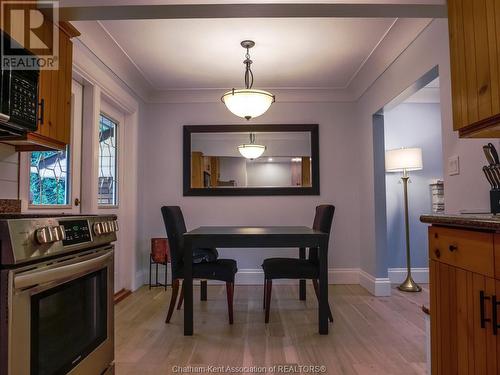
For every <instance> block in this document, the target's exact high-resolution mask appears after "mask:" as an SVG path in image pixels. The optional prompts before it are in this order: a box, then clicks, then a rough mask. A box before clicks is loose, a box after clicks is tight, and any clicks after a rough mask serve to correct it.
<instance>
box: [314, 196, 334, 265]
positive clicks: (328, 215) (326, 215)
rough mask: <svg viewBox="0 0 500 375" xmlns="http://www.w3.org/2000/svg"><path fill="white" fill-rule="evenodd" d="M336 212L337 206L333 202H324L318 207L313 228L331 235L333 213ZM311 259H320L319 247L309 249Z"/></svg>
mask: <svg viewBox="0 0 500 375" xmlns="http://www.w3.org/2000/svg"><path fill="white" fill-rule="evenodd" d="M334 213H335V206H332V205H331V204H322V205H320V206H317V207H316V214H315V215H314V222H313V229H315V230H319V231H321V232H323V233H327V234H328V236H330V231H331V229H332V223H333V214H334ZM309 260H312V261H317V260H318V249H317V248H310V249H309Z"/></svg>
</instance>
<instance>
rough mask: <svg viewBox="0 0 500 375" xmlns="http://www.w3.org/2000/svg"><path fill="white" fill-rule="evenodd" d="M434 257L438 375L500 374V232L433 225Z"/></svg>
mask: <svg viewBox="0 0 500 375" xmlns="http://www.w3.org/2000/svg"><path fill="white" fill-rule="evenodd" d="M497 254H498V256H497ZM429 257H430V275H429V276H430V312H431V360H432V364H431V365H432V374H497V373H498V370H499V369H500V356H499V355H498V353H499V351H500V341H499V340H500V331H499V332H497V329H498V324H499V323H500V321H499V317H500V311H499V306H498V303H496V301H499V302H500V277H498V275H500V269H498V264H496V263H495V260H496V259H498V258H500V235H496V234H494V233H492V232H484V231H475V230H465V229H454V228H445V227H440V226H432V227H430V228H429ZM497 263H498V262H497Z"/></svg>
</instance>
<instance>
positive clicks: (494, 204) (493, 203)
mask: <svg viewBox="0 0 500 375" xmlns="http://www.w3.org/2000/svg"><path fill="white" fill-rule="evenodd" d="M490 207H491V213H492V214H495V215H496V214H499V213H500V189H492V190H490Z"/></svg>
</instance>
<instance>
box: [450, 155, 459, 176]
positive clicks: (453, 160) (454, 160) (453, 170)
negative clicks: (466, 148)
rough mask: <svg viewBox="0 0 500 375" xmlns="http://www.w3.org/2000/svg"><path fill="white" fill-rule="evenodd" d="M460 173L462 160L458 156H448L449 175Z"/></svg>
mask: <svg viewBox="0 0 500 375" xmlns="http://www.w3.org/2000/svg"><path fill="white" fill-rule="evenodd" d="M458 174H460V160H459V158H458V155H457V156H451V157H450V158H448V175H450V176H455V175H458Z"/></svg>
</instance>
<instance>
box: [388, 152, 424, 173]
mask: <svg viewBox="0 0 500 375" xmlns="http://www.w3.org/2000/svg"><path fill="white" fill-rule="evenodd" d="M422 168H423V163H422V149H421V148H398V149H395V150H387V151H386V152H385V170H386V172H404V171H406V172H408V171H418V170H420V169H422Z"/></svg>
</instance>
